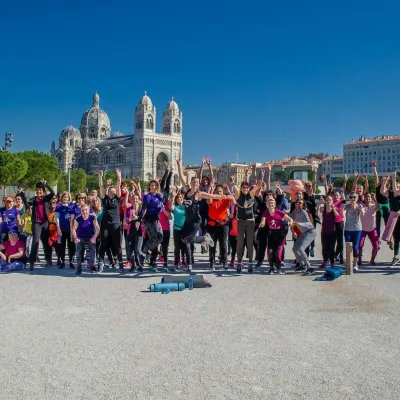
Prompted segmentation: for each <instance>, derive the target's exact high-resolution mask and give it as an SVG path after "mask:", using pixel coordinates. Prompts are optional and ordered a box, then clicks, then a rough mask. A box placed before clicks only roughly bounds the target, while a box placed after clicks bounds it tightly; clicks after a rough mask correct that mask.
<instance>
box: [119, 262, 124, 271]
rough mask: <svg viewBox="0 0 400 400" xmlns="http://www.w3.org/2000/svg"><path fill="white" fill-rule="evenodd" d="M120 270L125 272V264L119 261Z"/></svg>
mask: <svg viewBox="0 0 400 400" xmlns="http://www.w3.org/2000/svg"><path fill="white" fill-rule="evenodd" d="M118 271H119V272H121V273H122V272H124V264H122V262H120V263H119V266H118Z"/></svg>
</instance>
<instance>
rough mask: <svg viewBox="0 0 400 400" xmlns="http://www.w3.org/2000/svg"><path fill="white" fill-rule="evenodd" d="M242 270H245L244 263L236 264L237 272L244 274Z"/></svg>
mask: <svg viewBox="0 0 400 400" xmlns="http://www.w3.org/2000/svg"><path fill="white" fill-rule="evenodd" d="M242 269H243V263H240V262H239V263H237V264H236V272H237V273H238V274H240V273H241V272H242Z"/></svg>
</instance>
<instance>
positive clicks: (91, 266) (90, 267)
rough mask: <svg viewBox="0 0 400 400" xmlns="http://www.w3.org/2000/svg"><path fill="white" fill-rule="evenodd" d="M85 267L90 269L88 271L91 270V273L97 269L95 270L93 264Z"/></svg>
mask: <svg viewBox="0 0 400 400" xmlns="http://www.w3.org/2000/svg"><path fill="white" fill-rule="evenodd" d="M87 268H88V270H89V271H90V272H92V273H95V272H97V270H96V267H95V266H94V265H90V264H89V265H88V266H87Z"/></svg>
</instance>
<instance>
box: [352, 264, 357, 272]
mask: <svg viewBox="0 0 400 400" xmlns="http://www.w3.org/2000/svg"><path fill="white" fill-rule="evenodd" d="M356 271H358V265H357V264H354V265H353V272H356Z"/></svg>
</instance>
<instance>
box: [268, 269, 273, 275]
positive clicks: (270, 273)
mask: <svg viewBox="0 0 400 400" xmlns="http://www.w3.org/2000/svg"><path fill="white" fill-rule="evenodd" d="M274 273H275V271H274V269H273V268H270V269H269V270H268V272H267V274H268V275H273V274H274Z"/></svg>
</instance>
